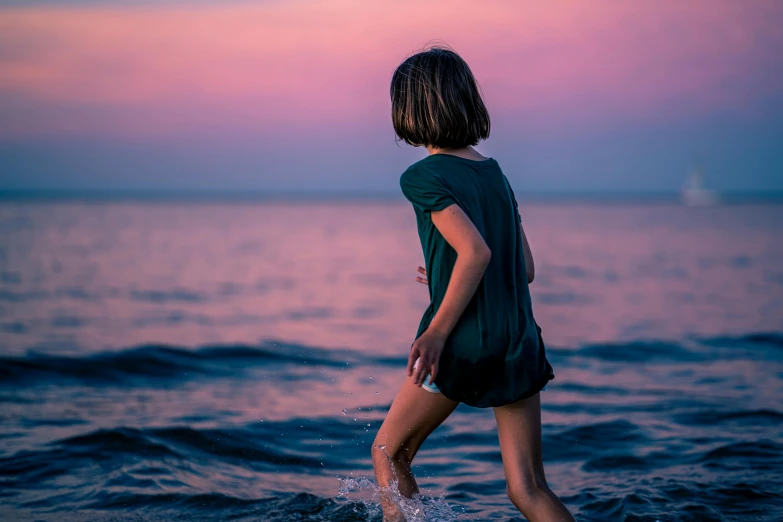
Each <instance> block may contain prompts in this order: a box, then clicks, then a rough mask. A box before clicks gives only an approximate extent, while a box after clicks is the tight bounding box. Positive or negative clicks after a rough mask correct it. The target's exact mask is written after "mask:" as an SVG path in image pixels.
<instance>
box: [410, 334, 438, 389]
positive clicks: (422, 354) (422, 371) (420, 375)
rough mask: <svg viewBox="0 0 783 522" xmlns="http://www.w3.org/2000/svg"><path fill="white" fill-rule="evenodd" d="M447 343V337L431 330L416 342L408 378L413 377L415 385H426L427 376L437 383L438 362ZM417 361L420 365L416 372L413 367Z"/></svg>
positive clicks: (412, 348) (411, 354) (412, 350)
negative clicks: (417, 360)
mask: <svg viewBox="0 0 783 522" xmlns="http://www.w3.org/2000/svg"><path fill="white" fill-rule="evenodd" d="M445 343H446V338H445V337H443V336H442V335H440V334H439V333H437V332H435V331H432V330H430V329H427V330H425V331H424V333H423V334H421V335H420V336H419V338H418V339H416V341H414V343H413V346H411V353H410V355H409V356H408V376H413V383H414V384H415V385H416V386H421V385H422V384H423V383H424V380H425V379H426V378H427V374H430V375H431V376H432V378H431V381H432V382H434V381H435V376H436V375H437V373H438V361H439V360H440V354H441V352H442V351H443V345H444V344H445ZM416 359H419V364H418V365H417V366H416V369H415V370H414V369H413V365H414V364H416ZM414 372H415V373H414Z"/></svg>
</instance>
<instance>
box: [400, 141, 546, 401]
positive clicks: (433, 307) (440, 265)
mask: <svg viewBox="0 0 783 522" xmlns="http://www.w3.org/2000/svg"><path fill="white" fill-rule="evenodd" d="M400 187H401V188H402V192H403V194H405V197H406V198H407V199H408V200H409V201H410V202H411V203H412V204H413V208H414V210H415V211H416V223H417V225H418V229H419V238H420V239H421V247H422V251H423V252H424V263H425V268H426V269H427V278H428V279H429V285H428V286H429V292H430V305H429V306H428V307H427V310H426V311H425V312H424V316H423V317H422V319H421V323H420V324H419V330H418V332H417V334H416V337H417V338H418V337H419V336H420V335H421V334H422V333H423V332H424V331H425V330H426V329H427V327H428V326H429V324H430V321H432V318H433V317H434V315H435V313H436V312H437V311H438V308H439V307H440V304H441V302H442V301H443V296H444V295H445V293H446V287H447V286H448V284H449V279H450V278H451V272H452V270H453V268H454V262H455V261H456V259H457V253H456V251H455V250H454V249H453V248H452V247H451V245H449V244H448V243H447V242H446V240H445V239H444V238H443V236H442V235H441V234H440V232H439V231H438V229H437V228H436V227H435V225H433V223H432V220H431V219H430V211H436V210H442V209H444V208H446V207H448V206H449V205H452V204H455V203H456V204H457V205H459V206H460V207H461V208H462V210H463V211H464V212H465V213H466V214H467V215H468V217H469V218H470V220H471V221H472V222H473V224H474V225H475V226H476V228H477V229H478V231H479V232H480V233H481V236H482V237H483V238H484V241H485V242H486V244H487V246H488V247H489V249H490V251H491V252H492V256H491V258H490V261H489V265H488V266H487V269H486V271H485V272H484V276H483V277H482V279H481V282H480V283H479V286H478V289H477V290H476V293H475V295H474V296H473V298H472V299H471V300H470V303H469V304H468V306H467V308H466V309H465V312H464V313H463V314H462V316H461V317H460V319H459V321H458V322H457V324H456V326H455V327H454V330H453V331H452V332H451V335H449V337H448V339H447V340H446V344H445V346H444V349H443V353H442V355H441V358H440V363H439V368H438V374H437V378H436V379H435V384H436V385H437V386H438V388H439V389H440V391H441V392H442V393H443V395H445V396H446V397H448V398H449V399H452V400H456V401H460V402H464V403H465V404H468V405H470V406H477V407H488V406H502V405H505V404H510V403H512V402H514V401H516V400H518V399H522V398H526V397H530V396H533V395H535V394H536V393H538V392H539V391H540V390H541V388H543V387H544V385H545V384H546V383H547V381H549V380H550V379H553V378H554V373H553V371H552V367H551V366H550V365H549V362H548V361H547V359H546V354H545V349H544V343H543V341H542V340H541V336H540V330H539V329H538V326H537V325H536V322H535V320H534V319H533V309H532V305H531V302H530V291H529V289H528V283H527V272H526V270H525V258H524V253H523V247H522V235H521V232H520V229H519V223H520V217H519V208H518V207H517V203H516V198H515V197H514V192H513V191H512V190H511V186H510V185H509V183H508V180H507V179H506V177H505V175H504V174H503V172H502V171H501V170H500V166H499V165H498V163H497V161H495V160H494V159H487V160H483V161H475V160H469V159H465V158H460V157H459V156H454V155H449V154H432V155H430V156H428V157H426V158H424V159H423V160H421V161H419V162H417V163H414V164H413V165H411V166H410V167H409V168H408V169H407V170H406V171H405V172H404V173H403V174H402V176H401V177H400Z"/></svg>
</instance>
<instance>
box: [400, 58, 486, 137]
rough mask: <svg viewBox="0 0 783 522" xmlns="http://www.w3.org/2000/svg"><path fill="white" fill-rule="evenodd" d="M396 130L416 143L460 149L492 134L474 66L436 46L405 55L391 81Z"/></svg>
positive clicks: (401, 135)
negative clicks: (471, 68)
mask: <svg viewBox="0 0 783 522" xmlns="http://www.w3.org/2000/svg"><path fill="white" fill-rule="evenodd" d="M390 90H391V93H390V94H391V101H392V124H393V125H394V132H395V133H396V134H397V136H398V137H399V138H400V139H402V140H403V141H404V142H405V143H407V144H409V145H413V146H414V147H421V146H430V147H435V148H438V149H461V148H464V147H467V146H470V145H476V144H477V143H478V142H479V141H481V140H484V139H487V138H488V137H489V127H490V124H489V113H488V112H487V108H486V107H485V106H484V101H483V100H482V99H481V91H480V89H479V86H478V83H477V82H476V79H475V78H474V77H473V73H472V72H471V71H470V67H468V64H467V63H465V60H463V59H462V58H460V56H459V55H458V54H457V53H455V52H454V51H452V50H451V49H449V48H446V47H442V46H435V47H431V48H429V49H426V50H424V51H422V52H419V53H416V54H414V55H413V56H411V57H410V58H408V59H406V60H405V61H404V62H402V64H400V66H399V67H397V69H396V70H395V71H394V75H392V81H391V89H390Z"/></svg>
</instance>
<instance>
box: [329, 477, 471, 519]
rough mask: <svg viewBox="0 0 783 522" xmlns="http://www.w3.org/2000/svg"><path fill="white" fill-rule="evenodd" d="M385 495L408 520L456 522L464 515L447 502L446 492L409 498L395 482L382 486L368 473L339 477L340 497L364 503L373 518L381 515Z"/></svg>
mask: <svg viewBox="0 0 783 522" xmlns="http://www.w3.org/2000/svg"><path fill="white" fill-rule="evenodd" d="M382 495H385V496H386V498H387V499H389V500H391V501H392V502H393V503H394V506H395V507H396V508H397V509H398V510H399V512H400V513H401V514H402V515H403V516H404V517H405V520H406V521H407V522H453V521H455V520H460V519H461V514H462V513H461V510H460V509H459V507H458V506H453V505H451V504H449V503H448V502H446V500H445V499H444V498H443V496H444V494H443V493H441V495H440V496H438V497H431V496H426V495H422V494H421V493H417V494H414V495H413V496H412V497H411V498H406V497H404V496H402V495H401V494H400V491H399V489H398V488H397V485H396V484H395V483H394V482H391V483H390V484H389V486H387V487H385V488H380V487H378V485H377V484H376V483H375V481H374V480H372V479H369V478H367V477H355V478H353V477H347V478H341V479H339V488H338V494H337V498H338V499H339V500H341V501H349V502H354V503H357V504H360V505H362V506H364V507H365V508H366V510H367V516H368V517H369V518H370V519H372V518H375V517H379V516H382V510H381V496H382Z"/></svg>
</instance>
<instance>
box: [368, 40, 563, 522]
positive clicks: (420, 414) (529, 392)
mask: <svg viewBox="0 0 783 522" xmlns="http://www.w3.org/2000/svg"><path fill="white" fill-rule="evenodd" d="M391 99H392V122H393V124H394V130H395V132H396V133H397V135H398V136H399V137H400V138H401V139H402V140H404V141H405V142H406V143H408V144H410V145H413V146H415V147H420V146H421V147H425V148H426V149H427V151H428V152H429V156H428V157H426V158H424V159H423V160H421V161H418V162H416V163H414V164H413V165H411V166H410V167H409V168H408V169H407V170H406V171H405V172H404V173H403V174H402V176H401V177H400V186H401V188H402V192H403V194H405V197H406V198H407V199H408V200H409V201H410V202H411V203H412V204H413V208H414V210H415V212H416V222H417V226H418V230H419V238H420V239H421V246H422V250H423V252H424V259H425V265H426V268H423V267H419V270H418V271H419V272H420V273H421V274H422V276H426V279H425V277H417V280H418V281H420V282H422V283H426V284H427V285H428V288H429V294H430V305H429V307H428V308H427V310H426V311H425V312H424V316H423V317H422V319H421V323H420V324H419V329H418V332H417V335H416V340H415V342H414V343H413V345H412V346H411V351H410V356H409V358H408V377H409V378H407V379H406V380H405V382H404V383H403V385H402V388H401V389H400V391H399V393H398V394H397V397H396V398H395V399H394V402H393V403H392V405H391V409H390V410H389V413H388V414H387V416H386V419H385V420H384V422H383V425H382V426H381V428H380V430H379V431H378V435H377V437H376V438H375V441H374V443H373V446H372V459H373V466H374V468H375V475H376V478H377V480H378V485H379V486H380V487H381V488H383V489H382V491H383V492H384V493H383V495H382V498H381V503H382V508H383V511H384V520H387V521H398V520H404V517H403V515H402V514H401V513H400V511H399V510H398V509H397V507H396V504H395V503H394V502H393V500H392V497H393V495H391V494H390V491H389V486H390V485H395V484H396V487H397V488H399V492H400V493H401V494H402V495H404V496H406V497H411V496H412V495H413V494H414V493H416V492H417V486H416V481H415V479H414V478H413V475H412V474H411V469H410V465H411V461H413V458H414V457H415V455H416V452H417V451H418V449H419V447H420V446H421V444H422V443H423V442H424V440H425V439H426V438H427V436H428V435H429V434H430V433H432V431H433V430H434V429H435V428H437V427H438V426H439V425H440V424H441V423H442V422H443V421H444V420H446V418H447V417H448V416H449V414H451V412H452V411H454V408H456V407H457V405H458V404H459V403H460V402H463V403H465V404H467V405H470V406H476V407H479V408H486V407H492V408H493V409H494V412H495V419H496V421H497V426H498V437H499V440H500V450H501V453H502V455H503V469H504V471H505V475H506V490H507V492H508V495H509V497H510V498H511V501H512V502H513V503H514V505H515V506H516V507H517V508H518V509H519V510H520V511H521V512H522V514H523V515H524V516H525V517H526V518H527V519H528V520H530V521H531V522H539V521H542V522H543V521H546V522H549V521H555V520H557V521H560V520H565V521H572V520H574V519H573V517H572V516H571V514H570V513H569V512H568V510H567V509H566V507H565V506H564V505H563V503H562V502H561V501H560V500H559V499H558V498H557V497H556V496H555V495H554V493H552V491H551V490H550V489H549V487H548V486H547V483H546V479H545V478H544V468H543V464H542V460H541V406H540V402H539V396H538V392H539V391H540V390H541V389H542V388H543V387H544V386H545V385H546V383H547V381H549V380H550V379H553V378H554V373H553V371H552V367H551V366H550V365H549V362H548V361H547V359H546V355H545V352H544V344H543V341H542V339H541V336H540V330H539V329H538V326H537V325H536V322H535V320H534V319H533V310H532V306H531V302H530V292H529V290H528V283H530V282H531V281H532V280H533V274H534V269H533V257H532V255H531V252H530V247H529V245H528V242H527V239H526V238H525V233H524V231H523V230H522V226H521V220H520V217H519V209H518V207H517V203H516V199H515V197H514V193H513V191H512V190H511V186H510V185H509V184H508V180H507V179H506V177H505V176H504V174H503V172H502V171H501V170H500V166H499V165H498V162H497V161H495V160H494V159H492V158H486V157H484V156H482V155H481V154H479V153H478V152H477V151H476V150H475V149H473V147H472V146H473V145H476V144H477V143H478V142H479V141H480V140H482V139H486V138H487V137H488V136H489V128H490V123H489V114H488V113H487V109H486V108H485V107H484V102H483V101H482V99H481V94H480V92H479V89H478V86H477V84H476V81H475V79H474V78H473V74H472V73H471V71H470V68H469V67H468V65H467V64H466V63H465V62H464V61H463V60H462V59H461V58H460V57H459V56H458V55H457V54H456V53H454V52H453V51H451V50H449V49H446V48H441V47H434V48H431V49H429V50H426V51H424V52H421V53H418V54H415V55H413V56H411V57H410V58H408V59H407V60H405V61H404V62H403V63H402V65H400V66H399V67H398V68H397V70H396V71H395V72H394V76H393V78H392V82H391ZM428 376H429V379H427V377H428Z"/></svg>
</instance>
